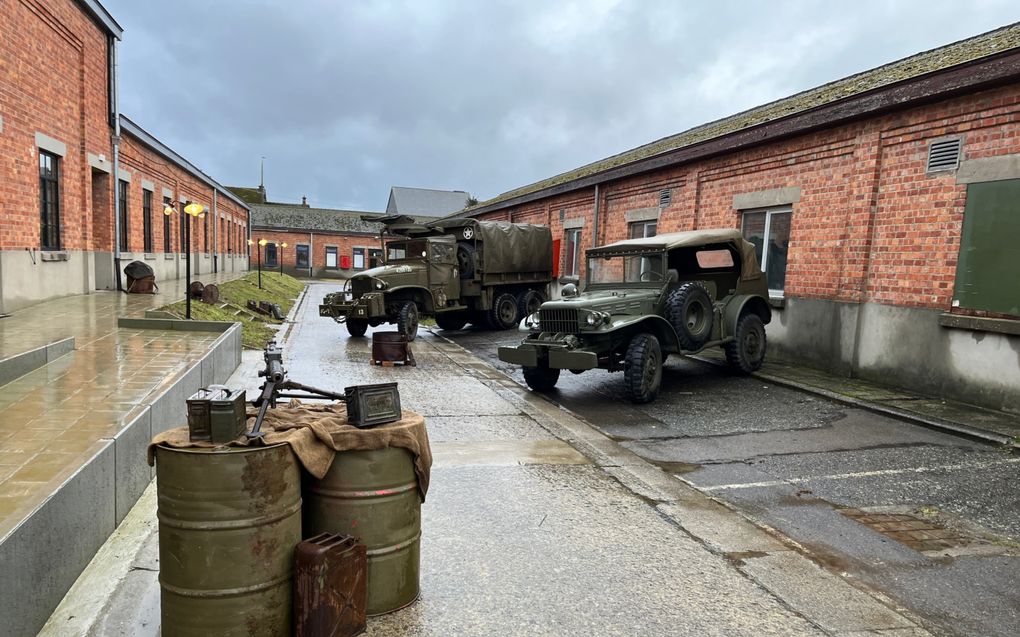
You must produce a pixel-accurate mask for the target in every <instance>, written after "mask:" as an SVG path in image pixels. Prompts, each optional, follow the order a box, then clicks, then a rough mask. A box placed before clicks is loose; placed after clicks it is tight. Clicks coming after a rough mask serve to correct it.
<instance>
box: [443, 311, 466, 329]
mask: <svg viewBox="0 0 1020 637" xmlns="http://www.w3.org/2000/svg"><path fill="white" fill-rule="evenodd" d="M465 323H467V316H465V315H464V312H440V313H438V314H436V325H438V326H439V329H441V330H448V331H453V330H459V329H463V328H464V324H465Z"/></svg>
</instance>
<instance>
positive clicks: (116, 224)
mask: <svg viewBox="0 0 1020 637" xmlns="http://www.w3.org/2000/svg"><path fill="white" fill-rule="evenodd" d="M112 46H113V54H112V56H111V61H110V93H111V96H112V100H111V101H112V102H113V140H112V141H113V179H112V181H113V186H112V189H113V271H114V277H115V278H116V279H117V291H119V292H123V291H124V283H123V282H122V281H121V278H120V197H119V194H120V193H119V192H118V191H119V190H120V106H119V105H118V104H117V101H118V100H117V39H116V38H113V40H112Z"/></svg>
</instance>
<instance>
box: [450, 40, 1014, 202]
mask: <svg viewBox="0 0 1020 637" xmlns="http://www.w3.org/2000/svg"><path fill="white" fill-rule="evenodd" d="M1017 47H1020V22H1017V23H1014V24H1011V25H1008V26H1005V27H1002V28H999V29H996V30H994V31H989V32H988V33H983V34H981V35H978V36H975V37H973V38H968V39H966V40H960V41H959V42H954V43H953V44H949V45H946V46H943V47H939V48H937V49H932V50H930V51H925V52H923V53H918V54H916V55H912V56H910V57H907V58H903V59H902V60H898V61H896V62H892V63H890V64H886V65H884V66H880V67H878V68H875V69H872V70H870V71H864V72H862V73H858V74H856V75H851V76H849V77H846V78H843V79H841V80H836V81H834V82H830V83H828V84H823V85H822V86H819V87H817V88H813V89H809V90H807V91H803V92H801V93H797V94H796V95H792V96H790V97H787V98H784V99H781V100H777V101H775V102H770V103H768V104H764V105H762V106H758V107H755V108H752V109H750V110H746V111H743V112H740V113H737V114H735V115H731V116H729V117H726V118H723V119H719V120H716V121H714V122H709V123H707V124H702V125H701V126H696V127H695V128H691V129H689V130H687V131H684V132H682V133H678V134H676V135H671V136H669V137H664V138H662V139H660V140H657V141H654V142H651V143H650V144H645V145H643V146H638V147H637V148H634V149H631V150H628V151H625V152H623V153H620V154H617V155H613V156H611V157H607V158H605V159H601V160H599V161H596V162H593V163H591V164H587V165H584V166H581V167H580V168H576V169H574V170H571V171H568V172H565V173H561V174H559V175H555V176H553V177H550V178H548V179H544V180H542V181H538V182H535V183H533V184H529V185H527V186H523V187H521V188H517V189H514V190H510V191H507V192H504V193H502V194H500V195H497V196H496V197H493V198H492V199H489V200H488V201H483V202H481V203H479V204H478V205H477V206H474V207H472V209H471V210H467V211H465V214H474V211H475V210H477V209H482V208H485V207H487V206H490V205H492V204H496V203H499V202H501V201H505V200H507V199H513V198H514V197H519V196H521V195H526V194H530V193H533V192H537V191H540V190H544V189H546V188H550V187H552V186H557V185H560V184H566V183H568V182H571V181H574V180H577V179H580V178H583V177H588V176H590V175H594V174H596V173H600V172H603V171H605V170H609V169H611V168H615V167H618V166H622V165H625V164H630V163H633V162H637V161H640V160H643V159H647V158H649V157H653V156H655V155H660V154H663V153H667V152H670V151H675V150H678V149H681V148H684V147H687V146H693V145H695V144H699V143H702V142H705V141H708V140H711V139H715V138H718V137H724V136H726V135H728V134H731V133H735V132H737V131H741V130H744V129H747V128H751V127H754V126H758V125H760V124H764V123H767V122H771V121H774V120H778V119H782V118H784V117H788V116H790V115H794V114H797V113H802V112H804V111H808V110H811V109H814V108H818V107H820V106H824V105H827V104H831V103H833V102H838V101H840V100H843V99H846V98H848V97H852V96H856V95H860V94H862V93H866V92H868V91H872V90H875V89H879V88H882V87H885V86H888V85H891V84H895V83H898V82H902V81H904V80H909V79H913V78H917V77H920V76H922V75H925V74H928V73H932V72H935V71H941V70H945V69H948V68H951V67H954V66H958V65H961V64H966V63H968V62H973V61H975V60H979V59H981V58H985V57H989V56H992V55H996V54H998V53H1003V52H1005V51H1009V50H1011V49H1015V48H1017Z"/></svg>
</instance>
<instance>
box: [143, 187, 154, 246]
mask: <svg viewBox="0 0 1020 637" xmlns="http://www.w3.org/2000/svg"><path fill="white" fill-rule="evenodd" d="M142 234H144V235H145V239H144V241H145V245H144V247H143V248H142V249H143V250H145V251H146V252H152V191H151V190H143V191H142Z"/></svg>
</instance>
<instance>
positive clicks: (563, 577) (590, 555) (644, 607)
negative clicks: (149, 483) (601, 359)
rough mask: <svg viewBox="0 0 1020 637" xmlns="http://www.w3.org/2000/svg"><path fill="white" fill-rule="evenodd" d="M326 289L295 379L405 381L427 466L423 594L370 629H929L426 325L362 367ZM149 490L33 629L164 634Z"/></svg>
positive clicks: (309, 316) (331, 385) (364, 347)
mask: <svg viewBox="0 0 1020 637" xmlns="http://www.w3.org/2000/svg"><path fill="white" fill-rule="evenodd" d="M332 289H335V286H332V285H326V284H316V285H312V286H311V287H310V291H309V293H308V295H307V296H306V298H305V300H304V302H303V305H302V306H301V307H300V308H299V319H298V320H299V322H298V323H297V324H296V325H295V327H294V329H293V330H292V332H291V334H290V337H289V340H288V342H287V344H286V346H285V359H286V365H287V368H288V371H289V375H290V377H291V378H293V379H294V380H297V381H299V382H304V383H308V384H311V385H314V386H319V387H322V388H323V389H342V388H343V387H344V386H347V385H351V384H358V383H367V382H386V381H393V380H395V381H398V382H399V383H400V385H399V387H400V394H401V401H402V404H403V405H404V407H405V408H408V409H412V410H415V411H418V412H420V413H422V414H423V415H424V416H425V417H426V422H427V424H428V428H429V435H430V438H431V440H432V446H433V452H434V455H435V463H434V465H433V470H432V478H431V488H430V491H429V494H428V500H427V501H426V502H425V503H424V504H423V507H422V514H423V519H422V543H421V598H420V599H419V601H418V602H417V603H415V604H413V605H412V606H410V607H408V608H406V609H404V610H401V611H397V612H394V613H391V614H389V615H385V616H382V617H378V618H372V619H370V620H369V627H368V632H367V633H366V634H367V635H444V636H445V635H500V636H503V635H628V636H630V635H642V636H644V635H663V636H666V635H823V634H829V635H854V634H894V635H923V634H927V632H926V631H924V630H923V629H922V628H920V627H919V625H918V621H919V620H918V619H917V618H916V617H914V616H913V615H912V614H911V613H909V612H905V611H903V610H902V609H899V608H897V607H896V605H895V604H892V603H889V601H888V600H886V599H884V598H883V597H882V596H880V595H879V596H875V595H873V594H871V593H870V592H869V591H868V590H866V587H861V586H858V585H857V583H848V582H847V581H846V580H844V579H843V578H842V577H840V576H839V575H836V574H833V573H831V572H830V571H828V570H826V569H824V568H820V567H819V566H818V565H817V564H815V563H814V562H813V561H811V560H810V559H807V558H806V557H805V556H804V555H803V554H802V553H801V552H800V551H798V550H796V549H797V547H796V546H795V545H792V544H789V543H787V542H785V540H784V539H783V538H782V537H780V536H777V535H776V534H774V533H773V532H771V531H769V530H768V529H763V528H761V527H758V526H756V525H754V524H751V523H749V522H748V521H747V520H746V519H745V518H744V517H742V516H741V515H739V514H737V513H735V512H734V511H732V510H731V509H729V508H728V507H726V506H724V505H722V504H720V503H719V502H717V501H715V500H713V499H711V498H709V497H706V496H705V495H703V494H702V493H700V492H698V491H697V490H696V489H694V488H692V487H691V486H690V485H688V484H686V483H684V482H683V481H681V480H677V479H675V478H673V477H671V476H670V475H669V474H668V473H666V472H664V471H662V470H661V469H659V468H658V467H656V466H653V465H651V464H649V463H648V462H646V461H645V460H643V459H642V458H641V457H639V456H638V455H637V454H635V453H633V452H632V451H630V450H628V449H626V448H625V447H623V446H621V445H620V444H618V443H617V442H615V441H614V440H612V439H611V438H609V437H607V436H606V435H604V434H603V433H601V432H599V431H598V430H597V429H595V428H592V427H591V426H590V425H588V424H587V423H585V422H583V421H582V420H580V419H578V418H576V417H575V416H573V415H572V414H570V413H569V412H567V411H564V410H563V409H560V408H559V407H558V406H557V405H555V404H552V403H550V402H548V401H546V400H545V399H543V398H540V397H537V396H535V395H533V394H531V393H530V392H527V391H525V390H523V389H522V388H521V387H520V386H519V385H517V384H516V383H514V382H512V381H511V380H510V379H508V378H506V377H505V376H503V375H502V374H501V373H499V372H498V371H497V370H495V369H493V368H492V367H491V366H489V365H487V364H485V363H483V362H481V361H479V360H478V359H477V358H476V357H475V356H473V355H472V354H471V353H469V352H468V351H466V350H464V349H462V348H461V347H459V346H458V345H456V344H453V343H450V342H448V341H446V340H445V339H443V338H440V337H437V336H434V335H431V334H429V333H427V332H426V331H425V330H421V332H420V337H419V339H418V340H417V341H415V343H414V345H413V348H414V353H415V357H416V358H417V361H418V366H417V367H407V368H404V367H399V366H397V367H375V366H372V365H371V364H370V363H369V362H368V352H369V346H370V340H369V339H368V338H361V339H352V338H349V337H348V335H347V333H346V330H345V329H343V327H342V326H338V325H335V324H334V323H332V321H330V320H329V319H321V318H320V317H318V316H317V305H318V301H319V299H320V298H321V297H322V296H323V294H324V293H325V292H327V291H330V290H332ZM258 354H259V353H257V352H246V353H245V356H244V362H243V363H242V366H241V367H240V368H239V369H238V371H237V372H236V373H235V375H234V377H233V378H232V379H231V382H230V384H231V385H234V386H246V387H247V388H249V389H254V388H255V387H256V386H257V385H258V379H257V378H256V377H255V373H254V372H255V370H256V369H257V368H258V366H259V362H260V361H259V357H258ZM604 402H605V403H606V404H607V405H608V404H610V403H611V401H608V400H604ZM823 411H824V410H823ZM613 413H616V412H613ZM827 417H835V415H834V414H829V416H827ZM653 421H655V419H654V418H652V417H651V416H649V415H647V414H645V415H644V416H642V422H643V423H644V426H646V427H647V426H650V423H652V422H653ZM620 425H621V423H617V426H620ZM659 426H660V427H668V426H670V425H666V424H664V423H661V421H660V425H659ZM736 426H737V425H736V424H730V425H727V427H728V428H729V429H733V427H736ZM808 426H809V424H807V423H806V424H805V427H808ZM763 431H766V432H767V431H769V429H767V428H765V429H763ZM153 491H154V489H153V487H150V490H149V492H147V494H146V495H145V496H143V498H142V499H141V500H140V501H139V503H138V505H136V507H135V509H134V510H132V512H131V513H130V514H129V515H128V518H127V519H126V520H125V522H124V524H123V525H122V527H121V529H120V530H119V531H118V533H117V534H115V536H114V537H113V538H111V541H110V542H109V543H108V545H107V546H106V547H104V549H103V551H101V552H100V554H99V555H98V556H97V558H96V560H94V561H93V563H92V564H91V565H90V566H89V568H88V569H86V572H85V573H84V574H83V576H82V578H80V579H79V581H78V583H77V584H76V585H75V588H74V589H72V591H71V593H69V595H68V597H67V598H66V599H65V601H64V603H63V604H62V605H61V607H59V608H58V609H57V611H56V612H55V613H54V614H53V616H52V618H51V620H50V623H49V624H47V627H46V628H45V629H44V631H43V633H42V634H44V635H63V634H92V635H154V634H157V633H158V623H159V618H158V581H157V573H158V566H159V565H158V559H157V551H156V542H155V537H156V535H155V528H156V526H155V498H154V493H153Z"/></svg>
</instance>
